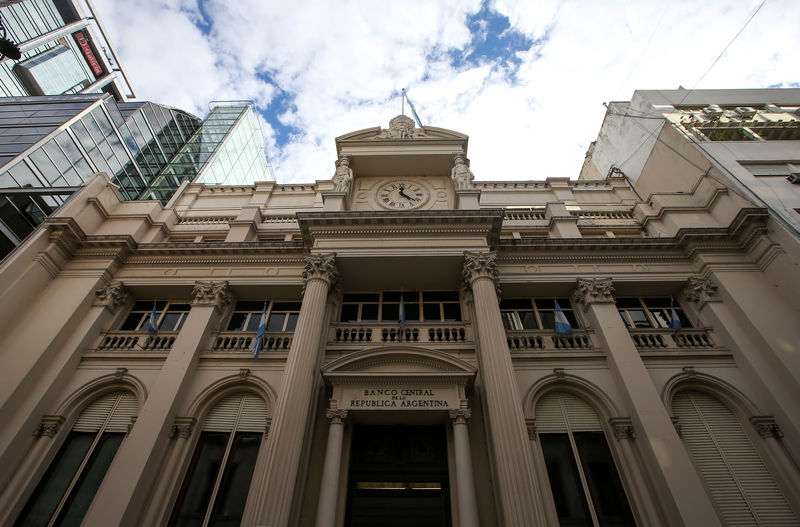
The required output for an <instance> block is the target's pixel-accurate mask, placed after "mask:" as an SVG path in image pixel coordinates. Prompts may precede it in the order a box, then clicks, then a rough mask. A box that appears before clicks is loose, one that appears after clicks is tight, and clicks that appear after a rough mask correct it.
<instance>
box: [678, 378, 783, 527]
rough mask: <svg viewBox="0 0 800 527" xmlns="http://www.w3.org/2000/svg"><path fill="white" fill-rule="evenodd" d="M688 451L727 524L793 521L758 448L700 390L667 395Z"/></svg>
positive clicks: (722, 408)
mask: <svg viewBox="0 0 800 527" xmlns="http://www.w3.org/2000/svg"><path fill="white" fill-rule="evenodd" d="M672 411H673V413H674V415H675V416H676V417H677V418H678V420H679V421H678V422H679V423H680V425H681V436H682V438H683V440H684V442H686V446H687V448H688V450H689V454H690V455H691V456H692V458H693V459H694V462H695V465H697V468H698V469H699V470H700V474H701V475H702V476H703V479H704V480H705V483H706V487H707V488H708V490H709V491H710V492H711V498H712V499H713V500H714V502H715V503H716V505H717V508H718V509H719V510H720V512H721V513H722V517H723V518H724V519H725V523H726V524H730V525H798V521H797V518H796V517H795V515H794V513H793V512H792V509H791V507H790V506H789V504H788V502H787V501H786V498H785V497H784V495H783V494H782V493H781V491H780V489H779V488H778V485H777V484H776V483H775V479H774V478H773V477H772V474H770V473H769V471H768V470H767V467H766V466H765V465H764V462H763V461H762V460H761V457H760V456H759V455H758V452H757V451H756V449H755V448H754V447H753V444H752V443H751V442H750V439H749V438H748V437H747V434H746V433H745V431H744V429H742V426H741V425H740V424H739V421H738V419H736V417H735V416H734V415H733V413H732V412H731V411H730V410H729V409H728V407H726V406H725V405H724V404H722V403H721V402H720V401H718V400H717V399H715V398H713V397H711V396H710V395H707V394H705V393H702V392H697V391H688V390H687V391H681V392H679V393H677V394H676V395H675V397H674V398H673V400H672Z"/></svg>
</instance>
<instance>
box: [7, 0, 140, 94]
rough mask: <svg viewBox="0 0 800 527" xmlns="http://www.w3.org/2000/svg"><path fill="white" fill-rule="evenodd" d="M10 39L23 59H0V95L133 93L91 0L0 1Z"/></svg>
mask: <svg viewBox="0 0 800 527" xmlns="http://www.w3.org/2000/svg"><path fill="white" fill-rule="evenodd" d="M0 17H2V25H3V27H4V28H5V30H6V38H8V39H9V40H11V41H12V42H14V43H15V44H16V45H17V46H18V47H19V49H20V51H21V52H22V58H21V59H20V60H18V61H13V60H11V59H8V58H3V59H2V60H1V61H0V97H21V96H27V95H62V94H70V93H108V94H110V95H112V96H113V97H114V98H115V99H116V100H118V101H120V102H122V101H127V100H128V99H132V98H133V97H134V93H133V89H132V88H131V86H130V84H129V82H128V79H127V77H126V76H125V71H124V70H123V69H122V66H121V65H120V63H119V60H118V58H117V55H116V53H115V51H114V48H113V46H112V45H111V43H110V42H109V41H108V39H107V38H106V34H105V30H104V29H103V25H102V22H101V21H100V20H99V19H98V18H97V16H96V15H95V12H94V9H93V8H92V3H91V2H90V1H88V0H23V1H19V0H17V1H11V2H0Z"/></svg>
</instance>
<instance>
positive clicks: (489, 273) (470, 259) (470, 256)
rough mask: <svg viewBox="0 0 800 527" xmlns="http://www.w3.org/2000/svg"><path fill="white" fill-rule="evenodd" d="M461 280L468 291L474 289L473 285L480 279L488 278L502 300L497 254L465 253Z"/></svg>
mask: <svg viewBox="0 0 800 527" xmlns="http://www.w3.org/2000/svg"><path fill="white" fill-rule="evenodd" d="M461 278H462V279H463V280H464V284H465V285H466V287H467V289H469V288H471V287H472V283H473V282H474V281H475V280H477V279H479V278H488V279H489V280H491V281H492V282H494V288H495V291H497V297H498V298H500V280H499V278H498V274H497V253H494V252H481V253H472V252H465V253H464V266H463V268H462V270H461Z"/></svg>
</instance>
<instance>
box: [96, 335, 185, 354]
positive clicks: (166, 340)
mask: <svg viewBox="0 0 800 527" xmlns="http://www.w3.org/2000/svg"><path fill="white" fill-rule="evenodd" d="M177 336H178V332H177V331H159V332H158V333H156V334H155V335H152V336H151V335H148V334H147V333H143V332H133V331H107V332H105V333H103V334H102V336H101V338H100V342H99V343H98V345H97V347H96V348H95V349H96V351H168V350H170V349H172V344H173V343H174V342H175V338H176V337H177Z"/></svg>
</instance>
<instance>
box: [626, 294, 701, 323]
mask: <svg viewBox="0 0 800 527" xmlns="http://www.w3.org/2000/svg"><path fill="white" fill-rule="evenodd" d="M673 306H674V307H675V314H676V315H677V316H678V320H680V321H681V326H682V327H684V328H690V327H692V323H691V322H690V321H689V319H688V318H686V314H685V313H684V312H683V309H681V306H679V305H678V303H677V302H673ZM617 309H618V310H619V314H620V315H621V316H622V320H623V321H624V322H625V326H626V327H629V328H668V327H669V321H670V319H671V318H672V315H671V308H670V299H669V298H618V299H617Z"/></svg>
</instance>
